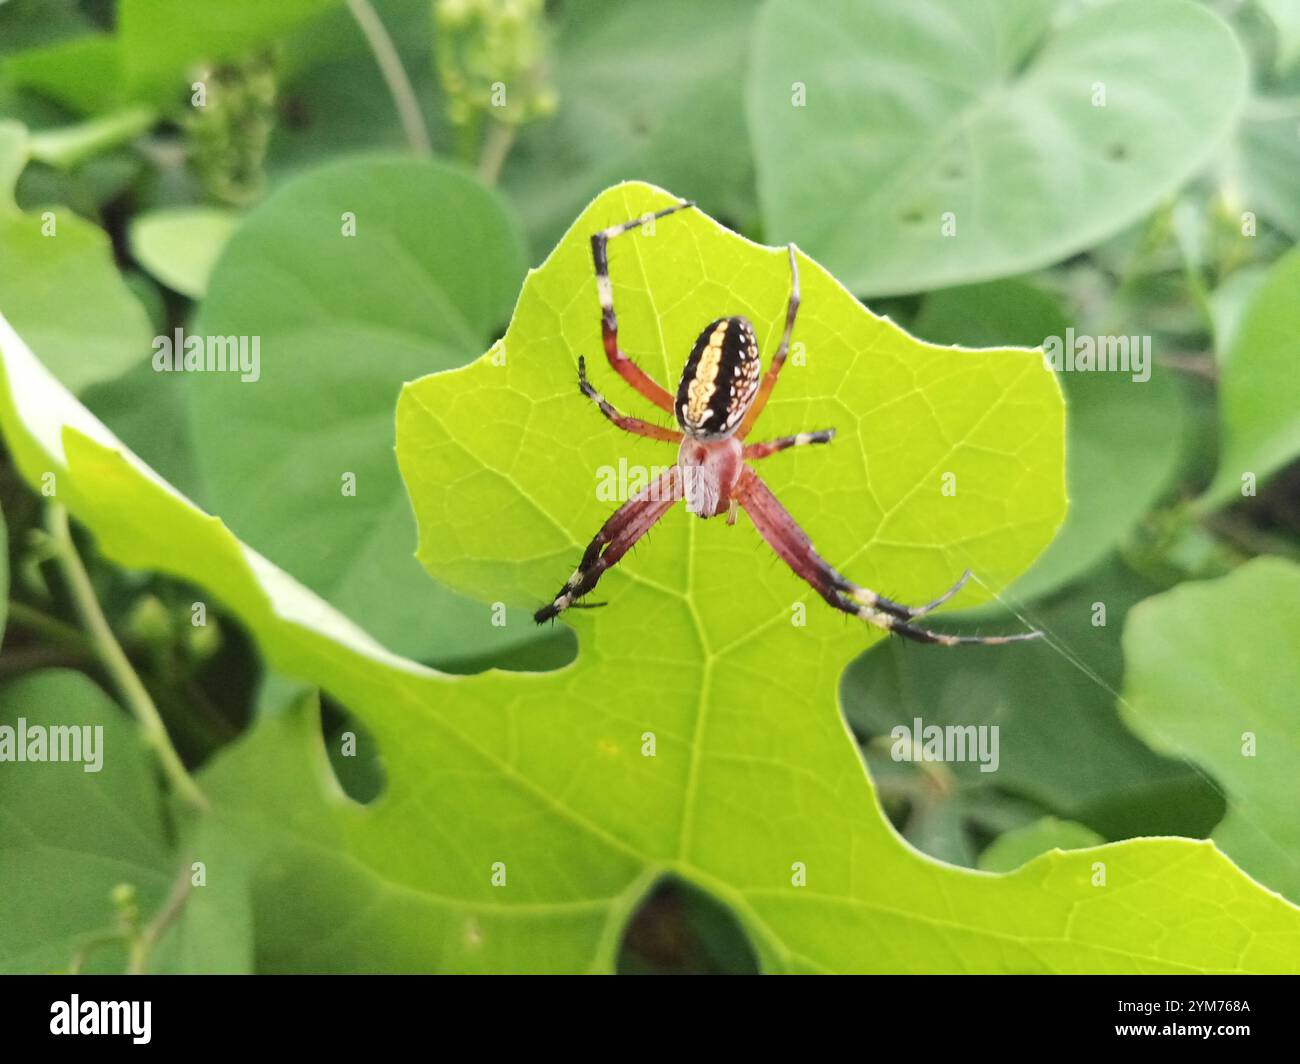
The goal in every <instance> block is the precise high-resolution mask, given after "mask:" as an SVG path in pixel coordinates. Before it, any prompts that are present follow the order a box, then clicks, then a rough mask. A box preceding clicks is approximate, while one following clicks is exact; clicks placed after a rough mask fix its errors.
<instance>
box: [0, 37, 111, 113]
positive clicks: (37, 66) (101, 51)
mask: <svg viewBox="0 0 1300 1064" xmlns="http://www.w3.org/2000/svg"><path fill="white" fill-rule="evenodd" d="M0 73H3V74H4V75H5V76H6V77H7V78H9V79H10V80H11V81H12V82H13V84H15V85H18V86H21V87H22V88H25V89H30V90H32V91H33V92H36V93H40V94H41V95H43V96H48V97H50V98H51V99H54V100H57V101H58V102H59V103H60V104H62V105H63V106H65V107H68V108H71V109H72V110H73V111H75V112H77V113H78V114H87V115H96V114H102V113H104V112H107V111H112V110H115V109H116V108H118V107H120V106H121V105H122V104H123V103H124V102H125V101H126V99H127V93H126V92H125V91H124V85H123V82H122V70H121V57H120V54H119V52H118V44H117V39H116V38H115V37H112V36H110V35H108V34H104V33H93V34H88V35H86V36H83V37H75V38H72V39H69V40H62V41H59V42H57V43H55V44H50V45H47V46H44V47H41V48H34V49H32V50H30V51H26V52H22V53H21V54H19V55H15V56H13V57H11V58H9V59H7V60H5V61H4V62H3V63H0Z"/></svg>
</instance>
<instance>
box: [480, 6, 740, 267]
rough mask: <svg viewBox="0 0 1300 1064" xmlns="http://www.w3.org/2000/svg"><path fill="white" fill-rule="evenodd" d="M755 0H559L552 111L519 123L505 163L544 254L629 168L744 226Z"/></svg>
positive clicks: (505, 178) (507, 180) (509, 185)
mask: <svg viewBox="0 0 1300 1064" xmlns="http://www.w3.org/2000/svg"><path fill="white" fill-rule="evenodd" d="M756 10H757V9H756V5H755V4H754V3H752V0H713V2H712V3H708V4H700V3H695V2H693V0H624V2H622V3H619V4H608V3H603V2H602V0H568V2H566V3H565V4H564V5H563V7H562V15H561V22H560V26H559V30H558V35H557V39H556V42H555V48H554V52H555V55H554V81H555V87H556V90H557V92H558V93H559V98H560V109H559V112H558V113H557V114H556V116H555V117H554V118H553V119H551V120H550V121H547V122H539V123H536V124H534V125H530V126H526V127H525V128H524V130H523V132H522V133H521V135H520V137H519V142H518V144H517V145H516V146H515V148H514V151H513V153H512V154H511V156H510V158H509V160H508V161H507V163H506V166H505V170H504V171H503V174H502V182H503V185H504V187H505V188H506V189H507V190H508V191H509V192H510V193H511V195H512V196H513V197H514V200H515V202H516V203H517V204H518V205H519V210H520V211H521V212H522V214H523V217H524V221H525V223H526V225H527V228H528V232H529V236H530V237H531V241H532V246H533V248H534V251H535V253H536V254H537V255H538V256H539V257H540V255H541V254H543V253H545V252H546V251H548V250H549V249H550V248H551V247H552V246H553V245H554V244H555V242H556V241H557V240H559V238H560V237H561V236H562V235H563V234H564V232H565V230H566V229H567V228H568V226H569V224H570V223H571V222H572V220H573V217H574V215H576V214H577V213H578V212H579V211H580V210H582V208H583V206H584V205H585V204H586V203H587V202H588V201H589V200H590V199H591V198H592V197H593V196H595V195H596V194H597V193H598V192H599V191H600V190H601V189H603V188H606V187H607V186H609V185H612V184H614V183H615V182H617V181H622V180H625V179H626V178H628V177H633V176H634V177H637V178H638V179H641V180H645V181H651V182H654V183H655V184H658V185H662V186H664V187H671V188H674V189H677V190H678V191H679V192H680V193H681V194H682V195H683V196H684V197H686V198H689V199H694V200H697V201H699V203H700V205H701V206H702V207H703V208H705V209H706V210H708V211H709V212H710V213H712V214H715V215H717V216H719V217H721V218H723V219H725V220H726V221H727V222H728V223H729V224H730V225H732V226H733V227H734V228H737V229H741V230H748V229H750V228H751V226H752V224H753V222H754V220H755V217H756V215H757V207H756V204H755V192H754V162H753V157H752V148H751V145H750V141H749V135H748V133H747V132H746V131H745V124H744V114H743V105H742V89H743V85H744V72H745V69H746V67H747V66H748V65H749V62H750V58H751V57H750V51H749V38H750V32H751V30H750V27H751V24H752V22H753V20H754V16H755V14H756Z"/></svg>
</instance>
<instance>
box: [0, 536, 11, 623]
mask: <svg viewBox="0 0 1300 1064" xmlns="http://www.w3.org/2000/svg"><path fill="white" fill-rule="evenodd" d="M8 620H9V530H8V528H7V527H6V526H5V516H4V513H3V512H2V511H0V645H3V644H4V634H5V623H6V622H7V621H8Z"/></svg>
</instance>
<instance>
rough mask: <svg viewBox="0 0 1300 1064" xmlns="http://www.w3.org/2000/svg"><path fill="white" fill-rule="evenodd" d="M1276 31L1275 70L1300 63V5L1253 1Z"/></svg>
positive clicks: (1276, 0)
mask: <svg viewBox="0 0 1300 1064" xmlns="http://www.w3.org/2000/svg"><path fill="white" fill-rule="evenodd" d="M1255 2H1256V3H1257V4H1259V6H1260V7H1261V8H1263V9H1264V12H1265V13H1266V14H1267V15H1268V17H1269V18H1270V19H1271V20H1272V22H1273V27H1274V29H1275V30H1276V31H1277V69H1278V70H1289V69H1290V68H1291V67H1293V66H1295V65H1296V64H1297V63H1300V4H1297V3H1296V0H1255Z"/></svg>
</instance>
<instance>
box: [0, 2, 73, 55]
mask: <svg viewBox="0 0 1300 1064" xmlns="http://www.w3.org/2000/svg"><path fill="white" fill-rule="evenodd" d="M94 28H95V26H94V23H92V22H90V21H89V20H88V19H87V18H86V16H85V14H84V13H83V12H82V10H81V5H80V4H79V3H78V2H77V0H0V56H5V55H13V54H15V53H17V52H25V51H28V50H29V49H32V48H40V47H45V46H47V45H50V44H55V43H57V42H58V41H61V40H67V39H68V38H73V37H80V36H83V35H85V34H86V33H89V32H91V31H92V30H94Z"/></svg>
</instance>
